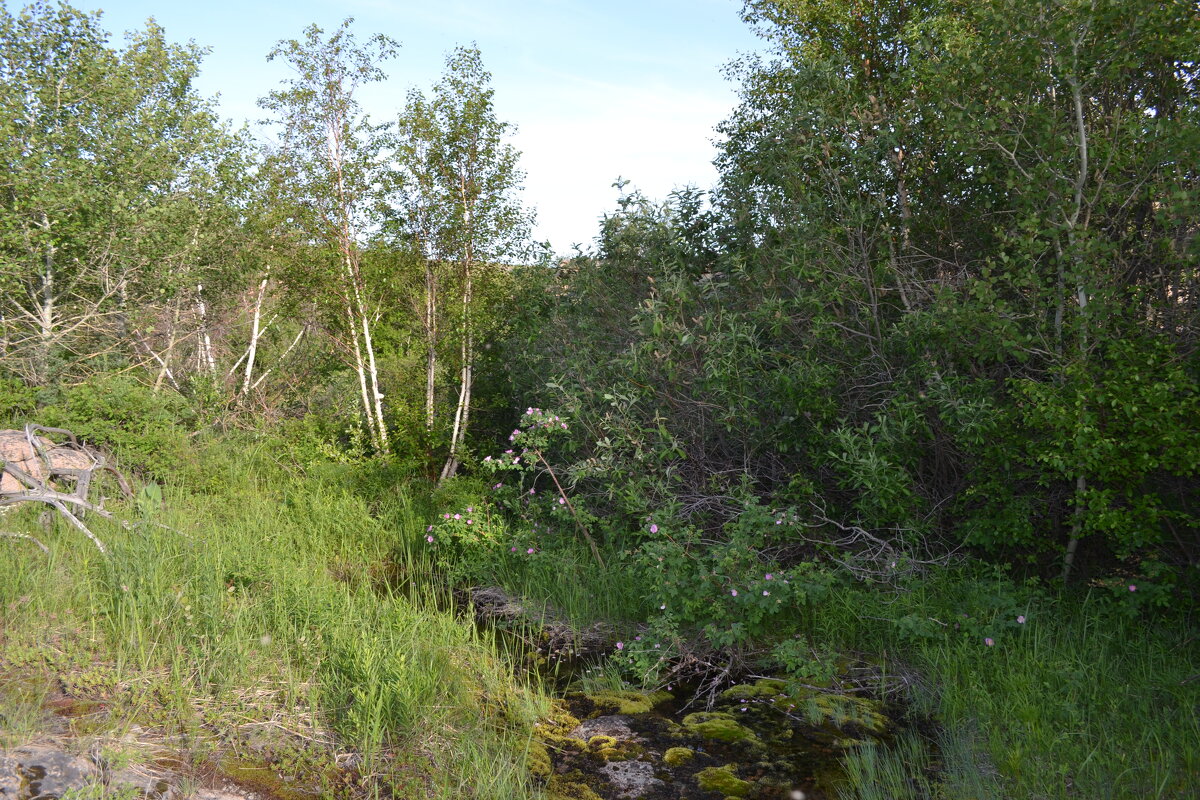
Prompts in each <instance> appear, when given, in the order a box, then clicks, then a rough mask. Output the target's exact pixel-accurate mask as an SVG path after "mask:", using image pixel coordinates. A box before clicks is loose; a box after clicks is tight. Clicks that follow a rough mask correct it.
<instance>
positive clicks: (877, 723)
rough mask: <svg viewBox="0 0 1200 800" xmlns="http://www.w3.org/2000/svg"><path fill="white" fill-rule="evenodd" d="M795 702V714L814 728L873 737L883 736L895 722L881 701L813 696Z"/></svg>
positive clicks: (814, 694) (831, 695)
mask: <svg viewBox="0 0 1200 800" xmlns="http://www.w3.org/2000/svg"><path fill="white" fill-rule="evenodd" d="M792 702H794V703H795V706H796V708H795V711H793V713H796V712H799V713H801V714H803V715H804V716H806V717H807V718H808V721H809V722H811V723H812V724H814V725H823V726H829V727H833V728H836V729H838V730H847V729H854V728H857V729H860V730H862V731H865V732H867V733H869V734H871V735H873V736H883V735H885V734H886V733H887V732H888V729H889V728H891V720H889V719H888V718H887V716H885V715H884V713H883V704H882V703H880V702H879V701H878V700H868V699H867V698H865V697H853V696H851V695H844V694H825V693H822V692H809V693H808V695H807V696H806V697H798V698H795V699H794V700H793V701H792Z"/></svg>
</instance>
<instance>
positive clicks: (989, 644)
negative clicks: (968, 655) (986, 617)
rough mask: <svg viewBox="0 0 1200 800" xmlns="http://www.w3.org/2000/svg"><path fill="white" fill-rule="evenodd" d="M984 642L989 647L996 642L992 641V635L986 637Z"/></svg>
mask: <svg viewBox="0 0 1200 800" xmlns="http://www.w3.org/2000/svg"><path fill="white" fill-rule="evenodd" d="M983 643H984V644H986V645H987V646H988V647H991V646H992V645H994V644H995V642H994V641H992V637H990V636H989V637H987V638H986V639H984V640H983Z"/></svg>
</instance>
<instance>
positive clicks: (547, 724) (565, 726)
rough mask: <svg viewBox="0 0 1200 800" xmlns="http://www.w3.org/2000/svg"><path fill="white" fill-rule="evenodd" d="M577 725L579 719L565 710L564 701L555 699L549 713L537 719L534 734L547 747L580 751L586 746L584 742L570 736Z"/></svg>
mask: <svg viewBox="0 0 1200 800" xmlns="http://www.w3.org/2000/svg"><path fill="white" fill-rule="evenodd" d="M578 727H579V720H578V718H576V717H575V716H573V715H572V714H571V712H570V711H568V710H567V705H566V703H564V702H563V701H561V700H556V701H554V703H553V705H552V706H551V708H550V713H549V714H547V715H546V716H545V717H544V718H542V719H540V720H538V722H537V725H536V728H535V734H534V735H535V736H536V737H537V739H538V741H540V742H542V743H543V744H545V745H546V746H548V747H552V748H555V749H560V750H561V749H564V748H565V749H568V750H576V751H581V750H583V749H584V748H585V747H586V745H585V743H584V742H583V740H582V739H578V738H576V737H574V736H571V732H572V731H574V730H575V729H576V728H578Z"/></svg>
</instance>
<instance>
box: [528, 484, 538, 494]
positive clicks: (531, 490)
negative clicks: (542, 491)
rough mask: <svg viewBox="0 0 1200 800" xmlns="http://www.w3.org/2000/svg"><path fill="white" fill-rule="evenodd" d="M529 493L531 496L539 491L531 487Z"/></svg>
mask: <svg viewBox="0 0 1200 800" xmlns="http://www.w3.org/2000/svg"><path fill="white" fill-rule="evenodd" d="M529 493H530V494H537V489H534V488H533V487H532V486H531V487H529Z"/></svg>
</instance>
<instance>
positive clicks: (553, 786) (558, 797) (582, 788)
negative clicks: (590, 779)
mask: <svg viewBox="0 0 1200 800" xmlns="http://www.w3.org/2000/svg"><path fill="white" fill-rule="evenodd" d="M546 798H547V800H601V797H600V795H598V794H596V793H595V792H593V791H592V789H591V787H590V786H588V785H587V784H586V783H578V782H576V781H571V780H566V779H563V778H560V777H559V776H557V775H555V776H554V777H553V778H551V779H550V783H549V784H548V785H547V786H546Z"/></svg>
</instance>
